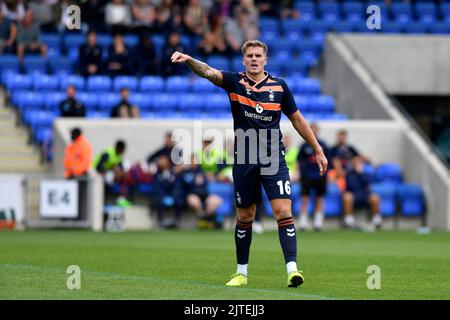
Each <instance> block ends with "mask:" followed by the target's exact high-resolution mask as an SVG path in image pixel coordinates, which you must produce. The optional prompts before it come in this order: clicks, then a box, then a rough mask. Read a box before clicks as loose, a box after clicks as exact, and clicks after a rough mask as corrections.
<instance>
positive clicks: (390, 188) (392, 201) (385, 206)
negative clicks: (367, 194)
mask: <svg viewBox="0 0 450 320" xmlns="http://www.w3.org/2000/svg"><path fill="white" fill-rule="evenodd" d="M370 188H371V191H372V192H373V193H375V194H377V195H378V196H379V197H380V213H381V215H382V216H385V217H392V216H393V215H395V213H396V211H397V202H396V194H395V190H396V188H395V185H393V184H391V183H374V184H372V185H371V187H370Z"/></svg>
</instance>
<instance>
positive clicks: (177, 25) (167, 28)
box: [156, 0, 182, 34]
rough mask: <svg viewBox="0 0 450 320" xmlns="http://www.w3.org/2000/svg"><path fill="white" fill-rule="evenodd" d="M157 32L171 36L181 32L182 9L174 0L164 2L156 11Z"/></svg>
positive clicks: (164, 0)
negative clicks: (175, 32) (173, 33)
mask: <svg viewBox="0 0 450 320" xmlns="http://www.w3.org/2000/svg"><path fill="white" fill-rule="evenodd" d="M156 11H157V14H156V19H157V32H159V33H165V34H170V33H172V32H174V31H181V29H182V16H181V8H180V6H179V5H178V3H174V1H173V0H162V1H161V3H160V5H159V6H158V7H157V9H156Z"/></svg>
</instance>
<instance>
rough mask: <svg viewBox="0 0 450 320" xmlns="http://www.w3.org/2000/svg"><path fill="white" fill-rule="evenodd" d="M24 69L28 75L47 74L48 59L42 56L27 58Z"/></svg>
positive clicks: (24, 60)
mask: <svg viewBox="0 0 450 320" xmlns="http://www.w3.org/2000/svg"><path fill="white" fill-rule="evenodd" d="M23 67H24V68H25V71H26V72H27V73H32V72H39V73H47V58H46V57H41V56H25V58H24V59H23Z"/></svg>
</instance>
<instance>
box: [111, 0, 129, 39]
mask: <svg viewBox="0 0 450 320" xmlns="http://www.w3.org/2000/svg"><path fill="white" fill-rule="evenodd" d="M105 24H106V25H107V26H108V27H109V29H110V30H111V31H112V32H113V33H124V32H126V31H127V30H128V28H129V26H130V24H131V12H130V8H129V6H128V4H127V3H125V1H124V0H112V1H111V2H110V3H108V4H107V5H106V7H105Z"/></svg>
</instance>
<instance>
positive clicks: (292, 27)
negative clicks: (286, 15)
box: [281, 19, 308, 35]
mask: <svg viewBox="0 0 450 320" xmlns="http://www.w3.org/2000/svg"><path fill="white" fill-rule="evenodd" d="M307 24H308V22H307V21H305V20H297V19H284V20H281V26H282V29H283V33H284V34H285V35H286V34H288V33H290V32H297V33H304V32H305V27H306V25H307Z"/></svg>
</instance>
